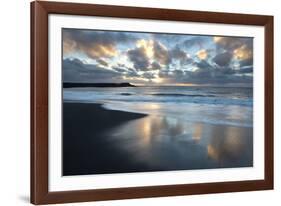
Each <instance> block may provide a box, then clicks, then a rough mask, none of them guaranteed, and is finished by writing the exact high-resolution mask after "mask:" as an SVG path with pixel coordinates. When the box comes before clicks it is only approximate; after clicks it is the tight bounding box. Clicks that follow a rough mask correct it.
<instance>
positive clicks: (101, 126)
mask: <svg viewBox="0 0 281 206" xmlns="http://www.w3.org/2000/svg"><path fill="white" fill-rule="evenodd" d="M145 116H146V115H144V114H137V113H131V112H121V111H113V110H106V109H104V108H102V105H100V104H87V103H64V104H63V175H83V174H95V173H114V172H116V171H127V170H128V171H132V170H133V171H142V170H145V169H146V168H145V167H144V165H139V164H136V163H135V162H131V161H130V160H129V157H128V154H125V153H122V152H121V151H116V149H115V147H114V145H109V144H107V138H108V137H107V136H106V135H105V132H106V131H107V130H109V129H111V128H114V127H116V126H118V125H121V124H122V123H125V122H128V121H130V120H134V119H138V118H142V117H145Z"/></svg>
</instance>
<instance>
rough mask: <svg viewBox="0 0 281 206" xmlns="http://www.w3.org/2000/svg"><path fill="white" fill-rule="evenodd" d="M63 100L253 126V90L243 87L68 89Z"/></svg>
mask: <svg viewBox="0 0 281 206" xmlns="http://www.w3.org/2000/svg"><path fill="white" fill-rule="evenodd" d="M63 100H64V101H66V102H81V103H83V102H84V103H91V102H92V103H103V106H104V107H105V108H107V109H112V110H120V111H128V112H136V113H144V114H149V115H154V116H166V117H174V118H180V119H182V120H183V121H187V122H202V123H209V124H216V125H232V126H241V127H252V126H253V89H252V88H245V87H202V86H189V87H187V86H151V87H148V86H139V87H117V88H68V89H64V90H63Z"/></svg>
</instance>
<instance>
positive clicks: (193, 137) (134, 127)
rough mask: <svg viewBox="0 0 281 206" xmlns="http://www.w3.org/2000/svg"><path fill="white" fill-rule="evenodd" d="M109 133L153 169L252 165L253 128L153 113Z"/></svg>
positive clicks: (121, 147) (115, 143)
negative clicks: (190, 120) (187, 120)
mask: <svg viewBox="0 0 281 206" xmlns="http://www.w3.org/2000/svg"><path fill="white" fill-rule="evenodd" d="M109 133H110V136H111V138H110V139H109V141H111V142H110V143H111V144H113V145H115V146H116V147H117V148H118V149H120V150H122V151H126V152H127V153H128V155H129V158H131V159H132V160H133V161H136V162H141V163H142V164H146V165H147V167H148V168H151V170H179V169H204V168H218V167H243V166H252V152H253V150H252V141H251V140H252V138H251V137H252V128H246V127H245V128H244V127H232V126H225V125H224V126H220V125H211V124H204V123H200V122H199V123H194V122H186V121H183V120H182V119H180V118H171V117H165V116H153V115H150V116H148V117H145V118H142V119H138V120H133V121H130V122H128V123H125V124H123V125H121V126H119V127H117V128H115V129H113V130H111V131H109Z"/></svg>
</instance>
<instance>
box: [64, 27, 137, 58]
mask: <svg viewBox="0 0 281 206" xmlns="http://www.w3.org/2000/svg"><path fill="white" fill-rule="evenodd" d="M133 40H135V37H133V36H132V35H129V34H127V33H124V32H104V31H89V30H78V29H63V53H64V54H70V53H77V52H82V53H84V54H86V55H87V56H88V57H89V58H92V59H99V58H110V57H114V56H116V55H117V54H118V50H117V48H116V44H117V43H126V42H129V41H133Z"/></svg>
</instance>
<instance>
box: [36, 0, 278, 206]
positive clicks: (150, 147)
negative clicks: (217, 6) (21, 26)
mask: <svg viewBox="0 0 281 206" xmlns="http://www.w3.org/2000/svg"><path fill="white" fill-rule="evenodd" d="M266 189H273V17H272V16H262V15H249V14H231V13H215V12H202V11H200V12H199V11H185V10H170V9H156V8H137V7H122V6H105V5H93V4H76V3H59V2H46V1H42V2H41V1H35V2H32V3H31V202H32V203H33V204H51V203H68V202H80V201H97V200H114V199H125V198H144V197H160V196H174V195H191V194H205V193H220V192H236V191H250V190H266Z"/></svg>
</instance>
